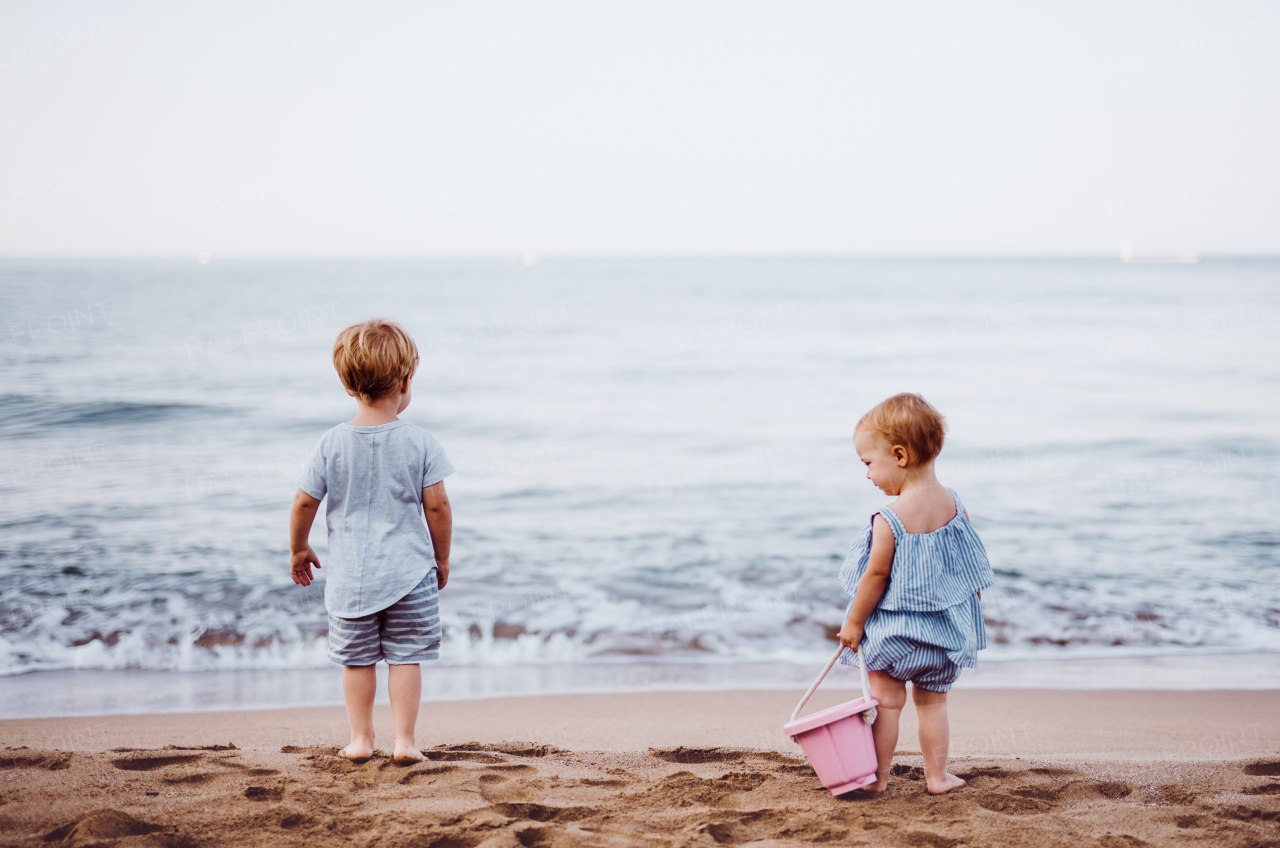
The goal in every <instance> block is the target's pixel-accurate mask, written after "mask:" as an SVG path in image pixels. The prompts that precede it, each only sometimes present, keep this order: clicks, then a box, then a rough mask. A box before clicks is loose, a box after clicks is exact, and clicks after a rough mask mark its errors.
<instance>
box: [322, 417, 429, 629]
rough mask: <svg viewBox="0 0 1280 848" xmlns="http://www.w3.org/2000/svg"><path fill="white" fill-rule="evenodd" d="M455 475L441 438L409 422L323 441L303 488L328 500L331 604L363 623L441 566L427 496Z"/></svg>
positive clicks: (341, 431)
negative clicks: (428, 490)
mask: <svg viewBox="0 0 1280 848" xmlns="http://www.w3.org/2000/svg"><path fill="white" fill-rule="evenodd" d="M453 471H454V468H453V464H452V463H450V462H449V457H447V456H445V455H444V448H442V447H440V443H439V442H437V441H436V440H435V438H434V437H433V436H432V435H431V434H430V433H428V432H427V431H426V430H423V429H422V428H421V427H417V426H415V425H413V424H410V423H409V422H408V421H392V422H391V423H390V424H379V425H377V426H375V427H356V426H353V425H351V424H339V425H338V426H337V427H334V428H333V429H332V430H330V431H329V432H327V433H325V434H324V435H323V436H321V437H320V444H318V445H316V449H315V452H314V453H313V454H312V455H311V460H310V462H308V463H307V467H306V468H305V469H303V471H302V473H301V474H299V475H298V479H297V484H298V488H300V489H302V491H304V492H306V493H307V494H308V495H311V497H313V498H316V499H317V500H324V498H325V497H326V496H328V498H329V503H328V506H327V507H326V509H325V523H326V524H327V525H328V527H329V555H328V557H326V558H325V560H324V561H323V562H322V563H321V566H322V567H323V570H322V576H323V577H324V578H325V587H324V605H325V607H326V608H327V609H328V610H329V613H330V614H331V615H336V616H338V617H339V618H357V617H359V616H362V615H369V614H370V613H374V612H378V611H379V610H384V609H386V608H387V607H389V606H391V605H392V604H394V603H395V602H396V601H398V600H400V599H401V598H403V597H404V596H405V595H407V594H409V592H410V591H411V590H413V588H414V587H415V586H417V585H418V584H419V583H421V582H422V578H424V577H426V576H427V573H428V572H429V571H431V569H433V568H435V565H436V563H435V555H434V553H433V550H432V547H431V535H430V533H428V532H427V524H426V520H425V518H424V516H423V513H422V490H423V489H425V488H427V487H428V486H434V485H435V484H436V483H439V482H440V481H441V480H443V479H444V478H445V477H448V476H449V475H450V474H452V473H453Z"/></svg>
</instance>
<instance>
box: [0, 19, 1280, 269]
mask: <svg viewBox="0 0 1280 848" xmlns="http://www.w3.org/2000/svg"><path fill="white" fill-rule="evenodd" d="M1278 48H1280V4H1277V3H1274V2H1253V3H1245V2H1230V1H1229V0H1228V1H1227V2H1224V1H1223V0H1215V1H1214V2H1199V3H1189V2H1174V0H1159V2H1145V3H1138V2H1097V3H1065V2H1064V3H1056V4H1046V3H1034V4H1033V3H1026V2H1009V3H991V2H985V3H955V2H939V3H888V2H849V0H834V2H786V3H783V2H775V3H769V4H752V3H742V2H729V1H728V0H726V2H688V0H682V1H681V2H674V3H661V2H651V0H646V2H643V3H640V2H636V3H622V2H584V3H556V2H538V3H532V2H513V3H490V2H452V3H419V2H404V3H377V2H371V3H350V2H342V3H321V2H261V0H253V2H247V3H237V2H226V0H219V2H216V3H186V2H183V3H172V2H133V0H113V2H109V3H76V2H56V3H53V2H44V1H43V0H41V2H18V1H17V0H0V107H2V108H0V254H3V255H68V254H108V255H117V254H166V255H191V256H193V257H194V256H196V255H197V254H198V253H200V252H201V251H208V252H209V253H210V254H211V255H213V256H215V257H216V256H220V255H224V256H230V255H352V254H354V255H435V254H451V255H456V254H492V253H505V254H512V253H524V252H525V251H536V252H538V253H539V254H542V255H558V254H602V253H621V254H685V253H714V254H723V253H782V254H796V253H822V254H853V255H858V254H908V255H916V254H1114V253H1115V252H1116V251H1117V250H1118V248H1119V245H1120V243H1121V242H1122V241H1124V240H1128V241H1130V242H1131V243H1132V244H1133V246H1134V249H1135V250H1137V251H1138V252H1140V253H1141V252H1165V251H1201V252H1205V253H1211V254H1213V253H1217V254H1222V253H1280V226H1277V224H1278V223H1280V218H1278V215H1277V213H1278V212H1280V192H1278V191H1277V189H1280V179H1278V177H1277V170H1278V169H1277V163H1276V151H1278V150H1280V106H1278V105H1277V104H1278V102H1280V98H1278V97H1277V88H1278V87H1280V86H1278V81H1280V49H1278Z"/></svg>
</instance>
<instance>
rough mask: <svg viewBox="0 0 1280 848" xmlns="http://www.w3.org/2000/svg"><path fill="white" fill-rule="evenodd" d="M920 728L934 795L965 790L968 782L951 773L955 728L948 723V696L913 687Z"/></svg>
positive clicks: (927, 777)
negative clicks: (949, 756)
mask: <svg viewBox="0 0 1280 848" xmlns="http://www.w3.org/2000/svg"><path fill="white" fill-rule="evenodd" d="M911 700H913V701H915V704H916V717H917V719H918V721H919V728H920V754H921V755H922V756H923V757H924V780H925V785H926V786H928V788H929V791H930V792H932V793H933V794H934V795H941V794H942V793H943V792H950V791H951V790H952V789H955V788H956V787H957V786H964V779H963V778H959V777H956V776H955V775H954V774H952V773H951V772H949V771H947V749H948V748H949V747H950V746H951V724H950V723H949V722H948V721H947V693H946V692H934V691H933V690H931V689H921V688H920V687H919V686H912V687H911Z"/></svg>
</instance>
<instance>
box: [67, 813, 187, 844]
mask: <svg viewBox="0 0 1280 848" xmlns="http://www.w3.org/2000/svg"><path fill="white" fill-rule="evenodd" d="M176 830H177V828H176V827H169V826H166V825H157V824H148V823H147V822H144V821H140V820H138V819H135V818H134V817H133V816H131V815H129V814H128V813H122V812H120V811H119V810H94V811H93V812H91V813H85V814H84V815H83V816H80V817H79V818H78V819H76V820H75V821H72V822H68V823H67V824H64V825H63V826H62V827H59V828H57V829H55V830H53V831H50V832H49V833H48V834H46V835H45V837H44V841H45V842H58V841H62V842H65V844H67V845H78V844H83V843H91V844H97V843H100V842H102V841H103V840H115V839H124V838H126V837H129V836H146V835H147V834H149V833H173V832H175V831H176Z"/></svg>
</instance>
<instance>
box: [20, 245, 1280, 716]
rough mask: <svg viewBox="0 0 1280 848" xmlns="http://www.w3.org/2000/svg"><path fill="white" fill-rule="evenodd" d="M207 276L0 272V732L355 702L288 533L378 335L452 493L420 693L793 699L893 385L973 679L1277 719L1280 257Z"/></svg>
mask: <svg viewBox="0 0 1280 848" xmlns="http://www.w3.org/2000/svg"><path fill="white" fill-rule="evenodd" d="M200 259H202V260H205V261H197V259H196V258H194V257H193V258H190V259H185V258H184V259H176V258H165V259H57V260H55V259H40V260H24V259H3V260H0V717H15V716H23V715H62V714H85V713H93V712H130V711H135V712H136V711H144V710H165V709H200V708H215V707H216V708H231V707H237V706H242V707H243V706H272V705H293V704H299V703H333V702H337V703H340V702H341V693H340V688H339V683H338V680H339V677H340V675H338V674H337V673H336V671H335V668H334V666H332V664H331V663H330V662H329V661H328V660H327V659H326V656H325V634H326V617H325V609H324V602H323V585H324V571H323V569H322V570H321V571H320V572H319V576H320V580H319V581H318V582H317V583H314V584H313V585H311V586H310V587H307V588H302V587H299V586H296V585H294V584H293V583H292V582H291V581H290V579H289V567H288V560H289V556H288V554H289V551H288V538H287V523H288V512H289V505H290V500H291V498H292V496H293V493H294V492H295V491H296V485H295V483H294V479H295V476H296V475H297V473H298V472H299V470H300V469H301V467H302V466H303V464H304V463H305V462H306V461H307V458H308V456H309V455H310V453H311V451H312V449H313V447H314V446H315V444H316V442H317V441H318V439H319V438H320V436H321V434H322V433H324V432H325V431H326V430H327V429H329V428H330V427H332V426H334V425H335V424H337V423H339V422H342V421H346V420H349V419H350V418H352V417H353V415H354V413H355V404H354V402H353V401H352V400H351V398H349V397H348V396H347V395H346V393H345V392H344V390H343V388H342V386H341V384H340V382H339V380H338V378H337V375H336V373H335V372H334V369H333V365H332V358H331V351H332V345H333V340H334V337H335V336H336V334H337V333H338V331H339V330H341V329H342V328H343V327H344V326H346V325H348V324H350V323H352V322H355V321H357V320H360V319H363V318H367V317H371V316H384V317H388V318H392V319H394V320H396V321H399V322H400V323H402V324H403V325H404V326H405V327H406V328H407V329H408V330H409V332H410V333H411V334H412V335H413V337H414V338H415V339H416V341H417V344H418V347H419V350H420V352H421V356H422V363H421V366H420V369H419V371H418V373H417V376H416V378H415V381H414V385H413V401H412V404H411V405H410V406H409V408H408V409H407V410H406V411H405V413H404V414H403V416H402V417H404V418H405V419H407V420H409V421H411V422H413V423H414V424H417V425H420V426H422V427H424V428H426V429H427V430H429V431H430V432H431V433H432V434H434V435H435V437H436V438H437V439H438V440H439V441H440V443H441V444H442V445H443V446H444V448H445V450H446V452H447V453H448V455H449V457H450V458H451V460H452V461H453V463H454V465H455V466H456V467H457V473H456V474H455V475H453V476H452V477H450V478H449V479H448V480H447V482H446V487H447V489H448V492H449V496H450V498H451V500H452V502H453V508H454V522H455V531H454V546H453V554H452V565H453V571H452V576H451V578H450V582H449V585H448V587H447V589H445V591H444V593H443V594H442V601H441V603H442V614H443V620H444V643H443V646H442V651H441V660H440V662H439V663H437V664H435V666H434V667H431V668H429V669H428V670H427V671H426V682H425V684H424V689H425V690H426V691H427V695H428V697H459V698H461V697H480V696H486V695H496V694H530V693H535V692H549V691H583V690H592V691H597V690H598V691H604V690H611V691H612V690H626V689H644V688H649V689H652V688H716V687H738V686H756V687H760V686H765V687H779V688H782V687H791V686H801V687H802V686H804V685H805V683H807V682H808V680H809V679H811V678H812V677H813V675H814V674H815V673H816V672H817V671H818V670H819V669H820V668H821V667H822V665H823V663H824V662H825V660H826V659H827V658H828V657H829V656H830V655H831V653H832V652H833V650H834V647H835V643H834V642H833V641H832V639H833V636H834V633H835V631H836V630H837V629H838V627H839V624H840V621H841V618H842V615H843V611H844V609H845V606H846V604H847V603H848V598H847V597H846V596H845V594H844V593H843V592H842V591H841V590H840V588H839V586H838V585H837V582H836V573H837V570H838V568H839V566H840V564H841V561H842V560H843V558H844V556H845V554H846V553H847V551H848V549H849V547H850V545H851V544H852V542H853V541H854V539H855V538H856V537H857V535H858V533H859V531H860V530H861V529H862V528H863V527H864V526H865V525H866V523H867V521H868V519H869V517H870V515H871V514H872V513H873V512H874V511H875V510H876V509H877V508H878V507H879V506H881V505H882V504H884V503H886V499H885V497H884V496H883V494H882V493H881V492H880V491H879V490H877V489H876V488H875V487H874V486H873V485H872V484H871V483H870V481H868V480H867V479H865V470H864V468H863V467H862V465H861V463H860V462H859V461H858V458H857V456H856V455H855V454H854V451H853V445H852V430H853V426H854V424H855V423H856V421H857V420H858V418H859V417H860V416H861V415H862V413H863V412H865V411H866V410H867V409H869V408H870V407H871V406H872V405H873V404H875V403H876V402H877V401H879V400H881V399H883V398H885V397H887V396H889V395H891V394H894V393H897V392H901V391H915V392H920V393H922V394H923V395H924V396H925V397H926V398H927V399H928V400H929V401H930V402H932V403H933V404H934V405H935V406H936V407H938V408H939V409H940V410H941V411H942V412H943V413H944V414H945V415H946V417H947V420H948V423H949V428H950V429H949V433H948V436H947V441H946V445H945V447H944V449H943V452H942V454H941V456H940V457H939V459H938V463H937V469H938V476H939V478H940V479H941V480H942V482H943V483H944V484H945V485H948V486H951V487H952V488H954V489H955V490H956V491H957V492H958V493H959V495H960V497H961V499H962V500H963V502H964V504H965V506H966V507H967V508H968V511H969V513H970V515H971V516H972V520H973V523H974V525H975V526H976V528H977V529H978V531H979V533H980V534H981V536H982V539H983V541H984V543H985V545H986V547H987V551H988V553H989V556H990V559H991V562H992V565H993V567H994V569H995V574H996V583H995V585H994V586H993V587H992V588H991V589H989V590H988V591H987V592H984V593H983V609H984V612H985V616H986V622H987V630H988V635H989V640H990V647H989V648H988V649H987V650H986V651H985V652H983V655H982V666H981V667H980V668H979V669H978V670H977V671H976V672H966V675H965V676H962V678H961V681H962V683H961V685H993V686H1013V687H1016V686H1032V685H1034V686H1063V687H1081V686H1084V687H1088V686H1094V687H1115V686H1119V687H1125V686H1151V687H1157V688H1159V687H1166V688H1215V687H1223V686H1226V687H1243V688H1277V687H1280V518H1278V516H1280V477H1278V476H1277V470H1278V464H1277V462H1278V458H1280V334H1278V333H1277V331H1276V328H1277V326H1280V259H1272V258H1217V257H1206V258H1204V259H1203V260H1202V261H1199V262H1197V263H1170V264H1159V263H1152V264H1141V263H1125V262H1122V261H1120V260H1118V259H1114V258H1063V259H1051V258H1036V259H1014V258H1002V259H981V258H964V259H945V258H937V259H871V258H862V259H851V258H734V257H725V258H669V259H662V258H555V257H534V256H532V255H531V254H528V255H523V256H495V257H491V258H469V259H412V260H410V259H402V260H397V259H380V260H373V259H307V260H300V259H283V258H282V259H259V258H239V259H223V258H219V257H210V256H208V255H202V256H201V257H200ZM324 542H325V539H324V530H323V522H322V521H317V527H316V528H315V530H314V531H313V534H312V543H313V545H314V546H315V548H316V551H317V552H318V554H319V557H320V560H321V562H322V563H324V562H325V558H326V555H327V550H326V548H325V544H324ZM854 679H855V678H853V677H848V678H846V679H845V680H846V683H848V682H849V681H852V680H854ZM966 681H967V684H966ZM850 685H852V684H850Z"/></svg>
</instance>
